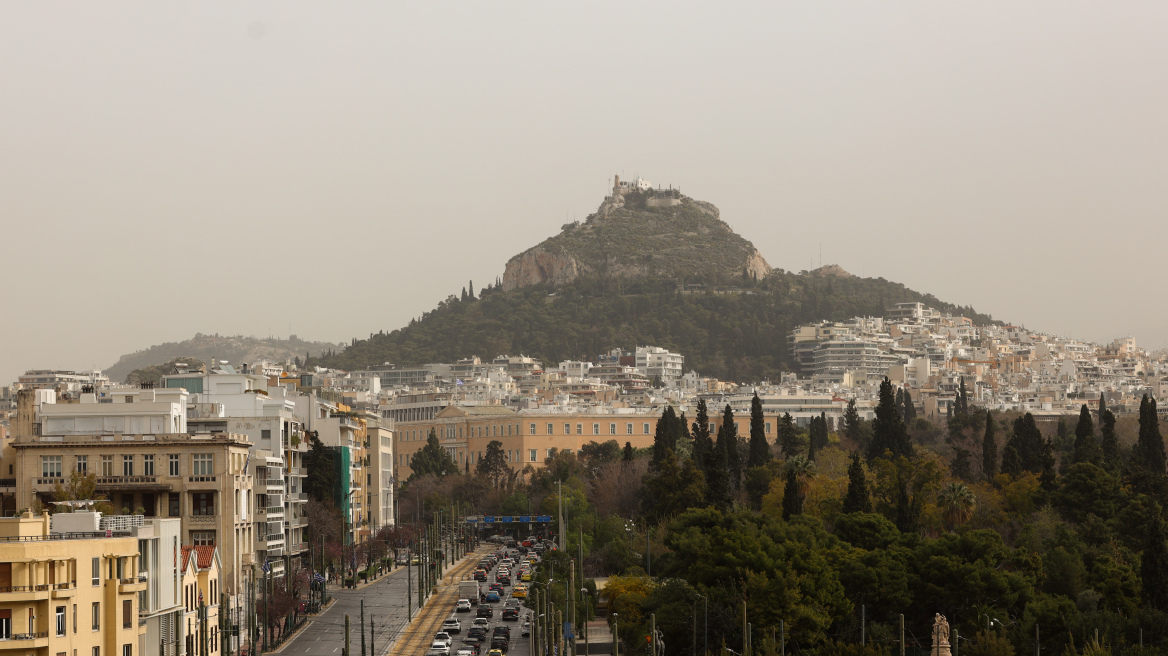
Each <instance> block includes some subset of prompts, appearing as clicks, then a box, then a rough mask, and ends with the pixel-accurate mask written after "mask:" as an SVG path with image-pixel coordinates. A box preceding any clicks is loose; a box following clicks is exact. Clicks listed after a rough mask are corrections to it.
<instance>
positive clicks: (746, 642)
mask: <svg viewBox="0 0 1168 656" xmlns="http://www.w3.org/2000/svg"><path fill="white" fill-rule="evenodd" d="M742 653H743V654H746V656H750V629H748V628H746V600H745V599H743V600H742Z"/></svg>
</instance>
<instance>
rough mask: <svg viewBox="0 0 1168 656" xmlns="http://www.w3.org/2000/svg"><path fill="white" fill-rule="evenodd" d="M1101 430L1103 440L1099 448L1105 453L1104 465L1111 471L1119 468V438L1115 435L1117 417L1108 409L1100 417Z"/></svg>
mask: <svg viewBox="0 0 1168 656" xmlns="http://www.w3.org/2000/svg"><path fill="white" fill-rule="evenodd" d="M1099 430H1100V434H1101V436H1102V437H1101V438H1100V440H1099V446H1100V447H1101V450H1102V451H1103V464H1104V465H1105V466H1106V467H1108V468H1109V469H1112V470H1115V469H1118V468H1119V464H1120V456H1119V438H1118V437H1116V435H1115V415H1114V414H1113V413H1112V412H1111V410H1108V409H1107V408H1104V409H1103V414H1102V415H1100V416H1099Z"/></svg>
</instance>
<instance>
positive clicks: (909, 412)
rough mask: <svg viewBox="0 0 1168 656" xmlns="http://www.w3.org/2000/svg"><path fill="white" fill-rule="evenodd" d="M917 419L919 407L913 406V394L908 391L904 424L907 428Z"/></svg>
mask: <svg viewBox="0 0 1168 656" xmlns="http://www.w3.org/2000/svg"><path fill="white" fill-rule="evenodd" d="M916 418H917V406H916V405H914V404H913V399H912V393H911V392H909V391H908V390H907V389H906V390H905V391H904V423H905V425H906V426H911V425H912V423H913V421H914V420H916Z"/></svg>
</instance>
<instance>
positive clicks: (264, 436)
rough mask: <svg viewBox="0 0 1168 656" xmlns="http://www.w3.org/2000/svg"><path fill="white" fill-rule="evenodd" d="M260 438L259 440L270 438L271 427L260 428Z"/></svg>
mask: <svg viewBox="0 0 1168 656" xmlns="http://www.w3.org/2000/svg"><path fill="white" fill-rule="evenodd" d="M260 439H261V440H270V439H272V429H270V428H263V429H260Z"/></svg>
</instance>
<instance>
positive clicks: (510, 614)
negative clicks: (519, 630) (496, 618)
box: [503, 608, 519, 622]
mask: <svg viewBox="0 0 1168 656" xmlns="http://www.w3.org/2000/svg"><path fill="white" fill-rule="evenodd" d="M503 621H504V622H518V621H519V609H518V608H504V609H503Z"/></svg>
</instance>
